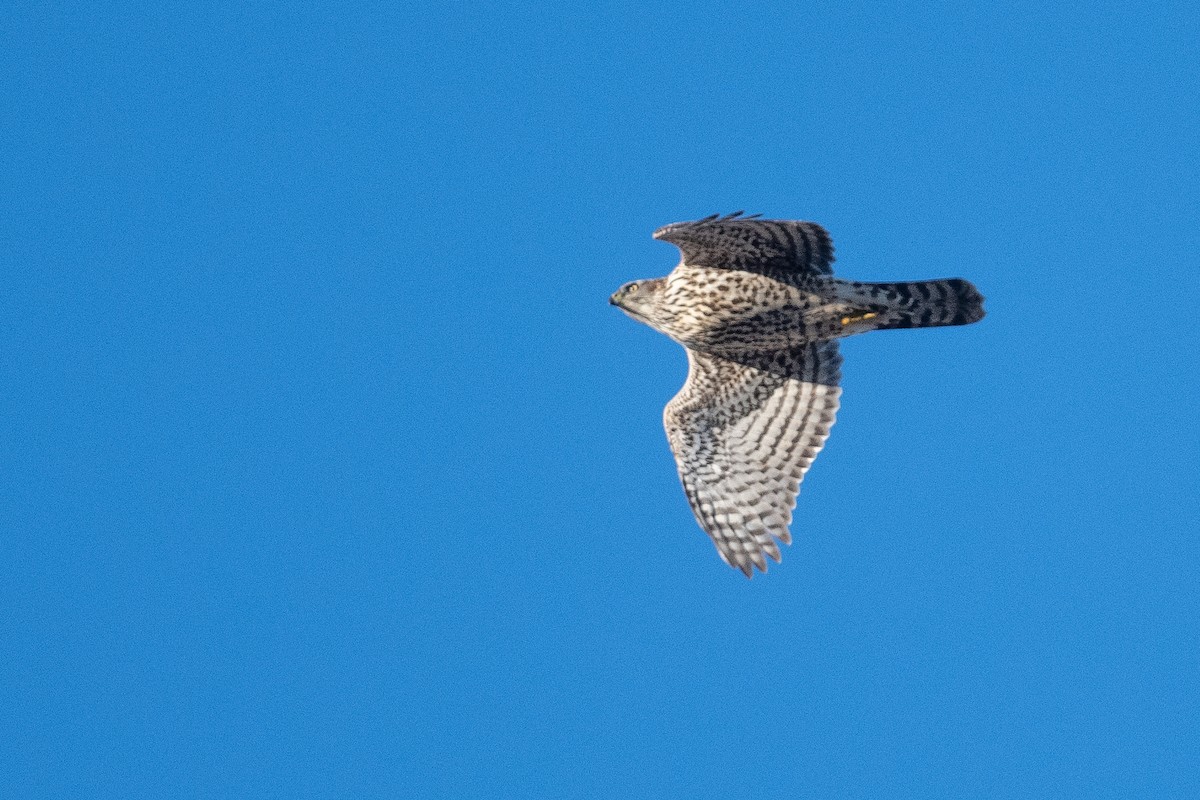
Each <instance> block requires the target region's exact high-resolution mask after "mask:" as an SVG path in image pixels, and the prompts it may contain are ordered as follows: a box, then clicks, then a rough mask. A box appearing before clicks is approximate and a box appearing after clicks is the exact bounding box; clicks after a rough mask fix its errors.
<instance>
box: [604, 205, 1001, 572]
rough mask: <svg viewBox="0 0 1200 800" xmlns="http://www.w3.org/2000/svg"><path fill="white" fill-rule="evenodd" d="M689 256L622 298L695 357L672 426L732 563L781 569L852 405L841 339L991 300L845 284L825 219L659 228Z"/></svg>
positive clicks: (958, 320)
mask: <svg viewBox="0 0 1200 800" xmlns="http://www.w3.org/2000/svg"><path fill="white" fill-rule="evenodd" d="M654 238H655V239H662V240H663V241H666V242H670V243H671V244H673V245H675V246H676V247H678V248H679V249H680V251H681V252H682V253H683V259H682V261H680V263H679V266H677V267H676V268H675V269H674V270H673V271H672V272H671V274H670V275H668V276H666V277H665V278H654V279H651V280H641V281H634V282H632V283H627V284H625V285H624V286H622V287H621V288H620V289H618V290H617V292H616V293H615V294H614V295H613V296H612V297H611V298H609V302H611V303H612V304H613V305H615V306H617V307H619V308H620V309H621V310H622V311H624V312H625V313H626V314H628V315H629V316H631V317H633V318H634V319H635V320H637V321H638V322H644V323H645V324H647V325H649V326H650V327H651V328H654V329H655V330H656V331H659V332H661V333H664V334H666V335H667V336H669V337H671V338H672V339H674V340H675V341H676V342H679V343H680V344H681V345H683V346H684V348H686V349H687V355H688V376H687V381H686V382H685V383H684V385H683V388H682V389H680V391H679V394H677V395H675V397H674V398H673V399H672V400H671V402H669V403H668V404H667V407H666V409H665V410H664V412H663V423H664V425H665V426H666V429H667V438H668V439H669V440H670V443H671V450H672V451H673V452H674V454H675V463H676V464H677V465H678V466H679V478H680V480H681V481H682V482H683V489H684V491H685V492H686V493H687V497H688V502H689V503H690V504H691V506H692V511H693V512H694V513H695V515H696V520H697V521H698V522H699V523H700V527H702V528H703V529H704V530H705V532H706V533H707V534H708V535H709V536H711V537H712V540H713V542H714V543H715V544H716V546H717V552H718V553H719V554H720V556H721V558H722V559H723V560H724V561H725V563H726V564H729V565H730V566H731V567H735V568H736V569H740V570H741V571H742V572H743V573H745V574H746V577H751V576H752V575H753V573H754V567H758V568H759V570H761V571H763V572H766V569H767V560H766V556H770V557H771V558H773V559H775V560H776V561H779V545H778V544H776V542H775V540H776V539H778V540H780V541H781V542H783V543H784V544H790V543H791V540H792V539H791V534H790V533H789V532H788V526H789V525H790V524H791V521H792V509H793V508H795V506H796V495H797V494H798V493H799V489H800V481H801V480H802V479H803V477H804V473H805V472H806V471H807V470H808V468H809V466H810V465H811V464H812V462H813V459H814V458H815V457H816V455H817V453H818V452H819V451H820V450H821V447H822V446H823V445H824V444H825V439H826V438H827V437H828V436H829V428H830V427H831V426H832V425H833V421H834V417H835V415H836V413H837V409H838V396H839V395H840V394H841V389H839V388H838V380H839V378H840V377H841V370H840V367H841V363H842V358H841V356H840V355H839V354H838V344H837V340H838V339H840V338H842V337H844V336H852V335H854V334H856V333H866V332H868V331H875V330H885V329H889V328H934V327H939V326H943V325H967V324H970V323H972V322H978V321H979V320H980V319H982V318H983V313H984V312H983V297H981V296H980V294H979V292H978V291H976V289H975V287H974V286H972V285H971V284H970V283H968V282H967V281H964V280H961V279H958V278H950V279H946V280H934V281H915V282H911V283H858V282H856V281H845V280H839V279H837V278H834V277H833V270H832V268H831V265H832V263H833V243H832V242H831V240H830V238H829V234H828V233H826V232H825V229H824V228H822V227H821V226H820V225H817V224H815V223H812V222H792V221H787V220H771V219H758V218H757V215H754V216H749V217H746V216H742V212H740V211H739V212H736V213H734V214H730V215H728V216H724V217H720V216H715V215H714V216H711V217H705V218H704V219H701V220H697V221H695V222H677V223H675V224H673V225H667V226H666V227H663V228H659V229H658V230H657V231H655V232H654Z"/></svg>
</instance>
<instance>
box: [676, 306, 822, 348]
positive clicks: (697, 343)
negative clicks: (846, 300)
mask: <svg viewBox="0 0 1200 800" xmlns="http://www.w3.org/2000/svg"><path fill="white" fill-rule="evenodd" d="M845 309H846V307H845V305H844V304H842V303H833V302H830V301H829V300H828V299H827V298H824V297H818V296H814V295H809V296H805V297H800V298H796V299H795V300H793V301H791V302H787V303H783V304H780V305H776V306H773V307H766V308H764V307H762V306H761V305H759V306H755V305H754V304H753V303H752V302H749V303H745V304H740V303H736V302H730V303H728V304H727V306H726V307H724V308H721V309H700V310H699V311H700V313H697V314H695V315H693V318H692V319H691V320H690V321H689V324H687V325H685V326H683V327H684V328H685V330H684V331H683V333H684V335H683V336H676V337H675V338H676V339H677V340H678V341H679V342H680V343H681V344H683V345H684V346H686V347H690V348H692V349H694V350H700V351H701V352H709V353H713V354H714V355H720V354H722V353H729V352H744V351H758V352H761V351H764V350H783V349H788V348H792V347H799V346H802V345H805V344H810V343H812V342H817V341H822V340H825V339H832V338H836V337H838V336H842V335H844V333H843V332H842V327H843V326H842V324H841V319H842V318H843V317H844V316H845V314H846V310H845Z"/></svg>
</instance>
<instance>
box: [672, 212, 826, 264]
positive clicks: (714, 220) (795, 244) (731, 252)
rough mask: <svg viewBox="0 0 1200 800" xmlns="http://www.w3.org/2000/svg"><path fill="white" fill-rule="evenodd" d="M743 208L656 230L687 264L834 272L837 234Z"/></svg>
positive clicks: (816, 226)
mask: <svg viewBox="0 0 1200 800" xmlns="http://www.w3.org/2000/svg"><path fill="white" fill-rule="evenodd" d="M741 213H742V212H740V211H738V212H735V213H733V214H730V215H728V216H724V217H718V216H711V217H705V218H704V219H701V220H696V221H695V222H676V223H673V224H671V225H666V226H664V227H662V228H659V229H658V230H656V231H655V232H654V238H655V239H661V240H663V241H664V242H670V243H671V244H673V245H675V246H676V247H678V248H679V250H680V252H681V253H683V263H684V264H687V265H688V266H689V267H708V268H710V269H736V270H743V271H745V272H756V273H759V274H760V275H768V276H770V277H774V278H783V279H785V280H786V279H787V278H792V279H795V278H802V277H806V276H809V275H832V274H833V267H832V264H833V260H834V259H833V240H832V239H830V237H829V233H828V232H827V231H826V230H825V229H824V228H822V227H821V226H820V225H818V224H816V223H815V222H795V221H792V220H778V219H757V218H756V216H750V217H743V216H741Z"/></svg>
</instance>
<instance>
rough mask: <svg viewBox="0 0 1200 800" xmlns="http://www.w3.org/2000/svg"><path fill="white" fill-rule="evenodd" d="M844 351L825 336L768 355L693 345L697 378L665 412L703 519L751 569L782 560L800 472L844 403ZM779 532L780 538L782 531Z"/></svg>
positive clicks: (733, 560) (721, 545) (691, 373)
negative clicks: (731, 355)
mask: <svg viewBox="0 0 1200 800" xmlns="http://www.w3.org/2000/svg"><path fill="white" fill-rule="evenodd" d="M841 363H842V358H841V356H840V355H839V354H838V347H837V343H836V342H832V341H830V342H819V343H816V344H810V345H805V346H802V347H797V348H795V349H793V350H790V351H786V352H784V353H773V354H770V355H769V356H764V357H762V358H761V359H753V358H747V359H739V361H730V360H727V359H724V358H718V357H715V356H710V355H704V354H702V353H697V352H694V351H692V350H689V351H688V364H689V369H688V378H687V381H686V382H685V383H684V385H683V388H682V389H681V390H680V391H679V394H677V395H675V397H674V398H673V399H672V400H671V402H670V403H668V404H667V407H666V410H665V411H664V413H663V422H664V425H665V427H666V429H667V438H668V439H669V440H670V442H671V450H672V451H673V452H674V453H675V463H676V464H677V465H678V467H679V478H680V480H681V481H682V482H683V489H684V491H685V492H686V493H687V497H688V502H689V503H691V506H692V511H693V513H695V515H696V519H697V521H698V522H699V523H700V527H702V528H703V529H704V531H705V532H706V533H707V534H708V535H709V536H711V537H712V540H713V542H714V543H715V544H716V546H717V552H718V553H720V554H721V558H722V559H724V561H725V563H726V564H729V565H730V566H731V567H735V568H737V569H740V570H741V571H742V572H744V573H745V574H746V577H750V576H751V575H752V574H753V567H755V566H757V567H758V568H759V569H760V570H761V571H763V572H765V571H766V569H767V562H766V558H764V554H765V555H769V556H771V558H774V559H775V560H776V561H778V560H779V546H778V545H777V544H776V543H775V538H778V539H779V540H781V541H782V542H783V543H784V544H790V543H791V534H790V533H789V532H788V525H790V524H791V521H792V509H793V508H795V506H796V495H797V494H798V493H799V489H800V481H801V480H802V479H803V478H804V473H805V472H806V471H807V470H808V467H809V465H810V464H812V461H813V459H814V458H815V457H816V455H817V453H818V452H819V451H820V450H821V448H822V446H824V444H825V439H826V438H827V437H828V436H829V429H830V427H831V426H832V425H833V422H834V418H835V416H836V414H837V409H838V397H839V396H840V395H841V389H839V388H838V385H837V384H838V380H839V379H840V377H841ZM773 537H774V538H773Z"/></svg>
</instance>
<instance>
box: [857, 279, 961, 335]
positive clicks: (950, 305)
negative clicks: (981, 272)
mask: <svg viewBox="0 0 1200 800" xmlns="http://www.w3.org/2000/svg"><path fill="white" fill-rule="evenodd" d="M842 286H843V288H844V289H845V290H846V294H845V299H846V300H849V301H850V302H855V303H858V302H862V303H863V304H864V306H866V307H869V308H870V309H871V310H872V311H875V312H876V313H878V314H879V317H878V319H876V320H872V322H874V323H875V324H873V325H872V326H871V327H872V329H874V330H887V329H889V328H937V327H941V326H943V325H969V324H971V323H972V322H978V321H979V320H981V319H983V315H984V311H983V295H981V294H980V293H979V290H977V289H976V288H975V286H974V285H973V284H971V282H970V281H964V280H962V279H961V278H946V279H944V280H937V281H910V282H907V283H848V282H844V283H842Z"/></svg>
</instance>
